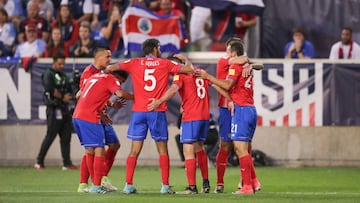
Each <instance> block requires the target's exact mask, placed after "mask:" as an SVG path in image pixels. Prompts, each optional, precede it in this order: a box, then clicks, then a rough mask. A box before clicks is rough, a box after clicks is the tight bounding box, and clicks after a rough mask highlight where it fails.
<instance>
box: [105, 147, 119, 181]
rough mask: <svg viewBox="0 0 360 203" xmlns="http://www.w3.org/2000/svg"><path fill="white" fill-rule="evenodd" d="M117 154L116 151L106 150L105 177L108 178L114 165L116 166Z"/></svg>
mask: <svg viewBox="0 0 360 203" xmlns="http://www.w3.org/2000/svg"><path fill="white" fill-rule="evenodd" d="M116 153H117V150H116V151H114V150H112V149H107V150H106V155H105V176H108V174H109V171H110V169H111V167H112V165H113V164H114V160H115V156H116Z"/></svg>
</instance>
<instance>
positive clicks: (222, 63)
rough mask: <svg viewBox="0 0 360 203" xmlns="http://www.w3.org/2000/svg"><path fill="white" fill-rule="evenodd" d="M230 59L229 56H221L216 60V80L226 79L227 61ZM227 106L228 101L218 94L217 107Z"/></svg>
mask: <svg viewBox="0 0 360 203" xmlns="http://www.w3.org/2000/svg"><path fill="white" fill-rule="evenodd" d="M230 58H231V57H230V56H223V57H221V58H220V59H219V60H218V63H217V65H216V78H218V79H220V80H225V79H226V76H227V74H228V71H229V59H230ZM227 106H228V100H227V99H226V98H225V97H224V96H222V95H221V94H219V102H218V107H223V108H227Z"/></svg>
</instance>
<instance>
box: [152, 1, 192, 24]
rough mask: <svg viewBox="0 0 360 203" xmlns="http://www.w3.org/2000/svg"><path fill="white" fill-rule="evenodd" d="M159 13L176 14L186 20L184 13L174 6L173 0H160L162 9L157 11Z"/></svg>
mask: <svg viewBox="0 0 360 203" xmlns="http://www.w3.org/2000/svg"><path fill="white" fill-rule="evenodd" d="M157 14H160V15H176V16H179V18H180V19H181V20H182V21H183V22H185V15H184V13H183V12H182V11H181V10H179V9H175V8H173V7H172V1H171V0H160V10H159V11H157Z"/></svg>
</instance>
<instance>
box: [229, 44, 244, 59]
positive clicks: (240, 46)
mask: <svg viewBox="0 0 360 203" xmlns="http://www.w3.org/2000/svg"><path fill="white" fill-rule="evenodd" d="M230 50H231V52H234V51H235V52H236V55H237V56H241V55H243V54H244V46H243V44H242V43H240V42H233V43H231V45H230Z"/></svg>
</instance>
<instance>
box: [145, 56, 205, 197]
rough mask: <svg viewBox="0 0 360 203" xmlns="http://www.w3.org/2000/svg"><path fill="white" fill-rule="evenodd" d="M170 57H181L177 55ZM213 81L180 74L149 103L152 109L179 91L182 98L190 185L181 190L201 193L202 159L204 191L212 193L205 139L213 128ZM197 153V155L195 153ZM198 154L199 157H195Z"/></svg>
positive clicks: (184, 139) (184, 143)
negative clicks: (211, 123)
mask: <svg viewBox="0 0 360 203" xmlns="http://www.w3.org/2000/svg"><path fill="white" fill-rule="evenodd" d="M168 58H169V59H171V60H173V61H178V59H176V58H175V57H172V56H169V57H168ZM208 86H209V82H208V81H207V80H204V79H202V78H200V77H196V76H195V75H193V74H190V75H189V74H176V75H175V76H174V78H173V83H172V85H171V87H170V89H168V91H167V92H166V93H165V94H164V95H163V96H162V97H161V98H159V99H157V98H153V100H152V102H151V103H150V104H149V105H148V109H149V111H153V110H156V109H157V108H158V107H159V106H160V105H161V104H162V103H164V102H166V101H168V100H169V99H171V98H172V97H173V96H174V95H175V94H176V92H179V94H180V97H181V100H182V105H181V108H182V110H183V111H182V121H181V128H180V129H181V132H180V142H181V143H183V153H184V157H185V171H186V177H187V180H188V185H189V186H188V187H186V188H185V190H184V191H182V192H177V194H197V193H198V189H197V187H196V162H198V165H199V168H200V171H201V175H202V178H203V188H202V191H203V192H204V193H209V191H210V183H209V177H208V157H207V155H206V152H205V150H204V142H205V140H206V135H207V133H208V129H209V119H210V101H209V90H208ZM195 155H196V156H195ZM195 157H196V159H197V160H196V159H195Z"/></svg>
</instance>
